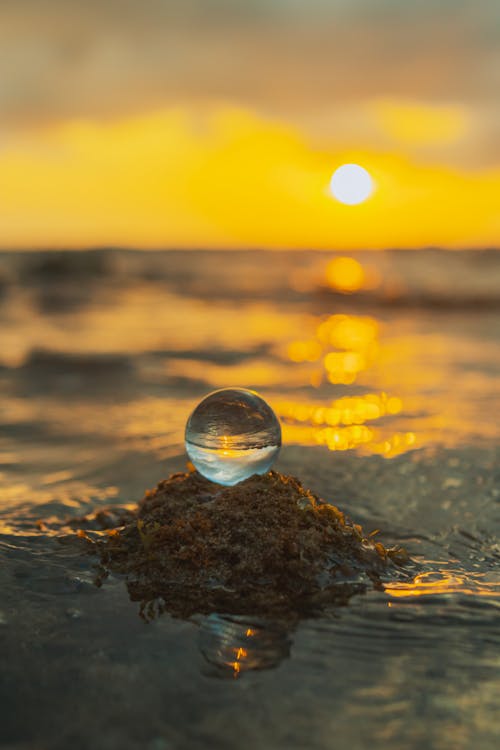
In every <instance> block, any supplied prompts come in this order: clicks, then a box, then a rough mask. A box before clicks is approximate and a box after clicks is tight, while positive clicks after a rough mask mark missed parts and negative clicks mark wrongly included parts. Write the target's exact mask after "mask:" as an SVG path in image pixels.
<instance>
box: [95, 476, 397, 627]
mask: <svg viewBox="0 0 500 750" xmlns="http://www.w3.org/2000/svg"><path fill="white" fill-rule="evenodd" d="M97 546H98V550H99V553H100V558H101V562H102V565H103V567H104V570H105V571H106V573H107V572H114V573H119V574H124V575H125V577H126V581H127V586H128V589H129V593H130V596H131V598H132V599H133V600H134V601H140V602H142V607H143V610H146V612H147V611H148V604H150V603H153V602H155V603H156V605H155V606H158V602H159V603H160V604H159V608H160V610H161V611H168V612H169V613H170V614H173V615H176V616H181V617H188V616H190V615H192V614H194V613H209V612H216V611H219V612H221V611H223V612H228V613H237V614H258V615H261V616H281V615H284V616H290V615H292V614H299V613H304V612H306V611H308V610H311V609H314V608H316V607H319V606H324V605H326V604H329V603H343V602H345V601H346V600H347V599H348V598H349V596H350V595H352V594H353V593H355V592H356V591H359V590H360V589H362V588H364V587H365V586H366V583H368V582H369V581H372V582H373V583H374V584H375V585H380V575H381V574H382V573H383V572H384V571H385V570H386V569H387V566H388V565H392V564H396V565H397V564H401V563H402V562H404V560H405V559H406V553H405V552H404V550H402V549H401V548H394V549H386V548H385V547H384V546H383V545H382V544H380V543H379V542H375V541H374V540H373V539H372V538H370V537H365V536H364V535H363V531H362V529H361V527H360V526H358V525H357V524H354V523H353V522H352V521H351V520H350V519H349V518H348V517H347V516H345V515H344V514H343V513H341V511H339V510H338V509H337V508H336V507H334V506H333V505H329V504H328V503H325V502H323V501H322V500H320V499H319V498H318V497H316V496H315V495H314V494H312V493H311V492H310V491H309V490H307V489H304V487H302V485H301V483H300V482H299V481H298V480H297V479H295V478H293V477H289V476H284V475H282V474H279V473H277V472H275V471H271V472H269V473H268V474H266V475H264V476H253V477H250V478H249V479H247V480H246V481H244V482H241V483H240V484H237V485H235V486H232V487H222V486H220V485H216V484H213V483H212V482H209V481H208V480H206V479H204V478H203V477H202V476H200V475H199V474H198V473H196V472H192V473H187V474H173V475H172V476H171V477H170V478H169V479H166V480H164V481H162V482H160V484H159V485H158V486H157V487H156V489H154V490H152V491H148V492H146V495H145V496H144V498H143V499H142V500H141V502H140V503H139V504H138V507H137V512H136V513H135V514H133V515H131V516H128V517H127V520H126V522H125V525H124V526H122V527H121V528H118V529H114V530H112V531H111V532H110V533H109V535H107V536H106V537H104V538H102V537H101V539H99V540H98V541H97Z"/></svg>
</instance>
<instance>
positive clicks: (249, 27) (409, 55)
mask: <svg viewBox="0 0 500 750" xmlns="http://www.w3.org/2000/svg"><path fill="white" fill-rule="evenodd" d="M105 5H106V9H105V10H103V9H102V8H101V4H98V3H97V2H95V3H94V2H93V0H89V2H88V3H86V4H84V3H83V2H77V1H76V0H73V1H70V2H67V3H61V2H60V0H39V2H38V4H37V3H35V2H34V0H17V2H16V3H14V0H6V2H5V3H4V4H3V5H2V9H1V10H0V44H2V49H3V51H4V59H5V60H6V61H7V63H8V62H9V61H10V63H11V66H10V67H9V66H7V67H5V68H0V107H1V109H2V112H3V115H4V116H3V119H2V123H1V124H0V175H1V179H0V247H4V248H9V247H13V248H26V247H82V246H89V245H124V246H139V247H224V248H232V247H271V248H288V247H291V248H309V247H314V248H328V249H340V250H342V249H346V250H353V249H358V248H382V247H395V246H399V247H421V246H429V245H440V246H444V247H451V248H455V247H484V246H491V245H499V244H500V208H499V204H500V153H499V148H498V139H497V138H496V137H495V136H496V135H498V124H499V119H500V118H499V107H498V104H497V97H496V94H495V93H494V92H495V91H497V88H496V85H497V84H499V83H500V75H499V71H500V65H499V62H500V59H499V56H498V45H497V46H496V48H495V46H494V45H493V44H492V40H491V38H490V37H491V36H494V33H493V32H491V33H490V34H489V35H488V29H489V27H490V26H491V23H492V20H493V19H494V14H495V13H496V12H497V11H495V7H496V8H498V6H495V4H493V3H490V2H488V1H487V0H484V1H483V2H477V3H475V4H474V8H473V7H472V4H468V3H466V2H461V1H460V0H457V2H455V4H454V9H455V11H456V12H455V14H454V15H453V17H451V16H448V15H446V14H443V13H442V8H441V9H437V8H435V7H434V5H435V4H434V5H433V4H430V3H426V2H424V3H422V4H421V5H420V9H419V10H415V9H412V10H408V12H407V15H405V13H402V12H401V9H400V7H399V8H398V6H396V5H395V4H394V3H391V2H389V0H384V1H383V2H381V3H380V8H383V9H385V16H384V14H383V13H379V14H377V13H376V12H374V10H373V8H372V7H371V6H370V4H369V3H367V2H361V1H360V0H353V2H352V3H351V4H350V5H349V4H346V3H344V2H343V1H342V0H332V2H331V3H329V4H328V3H323V2H321V0H311V2H310V3H309V4H308V5H307V8H308V11H307V12H306V6H305V5H303V6H302V5H301V4H300V3H296V2H293V0H280V1H279V2H278V0H270V3H269V6H270V8H271V9H273V10H274V15H273V13H271V12H270V10H269V8H267V6H264V4H260V3H256V5H255V8H254V9H253V10H249V9H248V7H247V6H246V5H245V4H240V3H239V2H235V3H233V5H231V4H229V5H228V4H227V3H224V2H222V0H220V2H214V3H209V4H208V6H207V5H204V6H202V4H201V3H197V2H196V1H195V0H191V1H190V2H187V3H184V4H180V3H176V2H161V0H145V3H144V5H140V8H139V6H137V4H133V3H129V2H127V1H125V2H123V3H122V5H121V9H122V11H124V12H122V13H120V12H119V10H120V8H119V7H118V5H117V4H116V3H115V2H111V3H108V4H105ZM444 6H446V7H448V6H449V7H450V8H451V6H450V3H449V2H445V3H444ZM469 6H470V7H469ZM207 7H210V9H211V11H210V13H208V11H207ZM138 8H139V9H138ZM203 8H204V10H203ZM141 9H142V10H141ZM235 9H236V10H237V12H236V11H235ZM474 9H475V10H474ZM70 11H71V12H70ZM473 11H474V12H473ZM497 15H498V14H497ZM436 27H437V28H436ZM327 31H329V32H330V33H329V34H328V33H326V32H327ZM439 31H441V34H439V33H438V32H439ZM16 39H17V42H18V44H14V42H15V41H16ZM356 45H357V46H356ZM422 45H425V46H422ZM353 47H354V51H353ZM495 49H496V50H497V51H496V52H495ZM419 52H421V53H422V54H419ZM424 53H425V54H424ZM471 68H472V72H473V73H474V81H471V80H470V79H471V75H470V74H469V72H470V70H471ZM344 162H357V163H359V164H361V165H362V166H364V167H365V168H366V169H367V170H368V171H369V172H370V173H371V175H372V177H373V180H374V182H375V191H374V193H373V195H372V196H371V198H369V199H368V200H367V201H366V202H365V203H364V204H362V205H359V206H343V205H341V204H339V203H338V202H337V201H335V200H334V199H333V198H332V197H331V196H330V195H329V193H328V182H329V179H330V176H331V174H332V172H333V170H334V169H335V168H336V167H338V166H339V165H340V164H342V163H344Z"/></svg>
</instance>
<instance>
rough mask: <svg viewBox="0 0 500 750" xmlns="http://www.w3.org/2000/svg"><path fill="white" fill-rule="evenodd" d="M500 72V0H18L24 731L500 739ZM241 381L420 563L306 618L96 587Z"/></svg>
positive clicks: (12, 298) (8, 502)
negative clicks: (85, 541)
mask: <svg viewBox="0 0 500 750" xmlns="http://www.w3.org/2000/svg"><path fill="white" fill-rule="evenodd" d="M499 91H500V3H499V2H498V0H441V1H440V2H434V1H432V0H418V2H409V1H408V2H404V1H403V0H377V1H376V2H375V1H373V2H372V1H371V0H302V1H301V0H140V2H139V1H138V0H85V1H84V0H0V590H1V592H2V598H1V601H0V651H1V653H2V669H1V670H0V713H1V717H0V744H2V743H3V742H7V744H6V745H5V747H9V748H12V750H14V748H16V749H17V748H19V750H21V748H23V750H24V749H28V748H33V749H35V748H37V749H38V748H40V747H44V748H51V750H52V748H53V749H54V750H67V748H68V747H71V748H78V749H80V748H81V750H85V749H86V748H99V750H101V748H102V750H114V749H115V748H118V747H119V748H121V750H139V749H140V750H171V749H172V748H174V747H175V748H178V749H179V750H205V748H207V747H217V748H231V749H232V748H234V747H236V746H237V747H238V748H241V750H246V749H248V750H254V748H256V747H258V748H262V749H263V750H266V749H267V748H271V749H272V750H295V748H297V750H303V748H305V747H307V748H310V749H311V750H329V749H330V748H331V747H332V742H333V740H332V737H334V738H335V743H337V744H336V745H335V746H336V747H337V746H338V747H339V748H350V749H351V750H357V748H367V747H371V748H374V750H378V749H380V750H382V749H383V750H400V749H401V747H405V748H407V750H422V748H429V749H431V748H432V750H476V749H479V748H480V749H481V750H498V737H499V736H500V723H499V722H500V716H499V712H498V694H499V667H500V662H499V656H498V655H499V653H500V648H499V646H500V642H499V632H500V629H499V627H498V625H499V595H500V576H499V573H498V570H499V560H500V548H499V544H498V532H499V530H500V516H499V513H498V510H499V497H500V484H499V482H500V469H499V467H500V460H499V457H500V444H499V435H500V433H499V426H498V414H499V412H500V380H499V378H498V372H499V351H500V348H499V341H500V317H499V314H498V313H499V310H500V252H499V250H498V248H499V245H500V98H499V95H498V94H499ZM224 386H244V387H248V388H254V389H256V390H258V391H259V392H260V393H262V395H263V396H264V397H265V398H266V400H267V401H268V402H269V403H270V404H271V405H272V406H273V408H274V409H275V411H276V413H277V414H278V416H279V417H280V420H281V422H282V426H283V437H284V445H283V449H282V451H281V454H280V458H279V460H278V463H277V468H278V469H279V470H280V471H283V472H284V473H293V474H294V475H297V476H299V477H300V478H301V480H303V481H304V484H305V485H306V486H308V487H311V489H312V490H313V491H314V492H316V493H318V495H320V496H321V497H323V498H325V499H326V500H327V501H332V502H334V503H335V504H337V505H338V506H339V507H340V508H341V509H342V510H345V511H346V512H347V513H348V514H349V515H351V516H352V517H353V518H354V519H355V521H356V523H361V524H363V527H364V529H365V531H366V532H367V533H370V532H374V533H376V532H377V530H380V536H378V537H377V539H380V540H381V541H382V542H383V544H386V545H388V546H389V545H392V544H403V545H404V546H405V547H406V548H407V549H408V552H409V554H410V556H411V558H412V561H413V562H412V563H411V567H410V568H409V569H408V568H407V569H405V570H404V571H400V572H399V573H397V574H396V572H395V571H394V569H393V568H391V569H388V571H387V578H386V580H385V584H384V588H383V590H379V589H377V590H375V589H373V588H372V586H371V584H369V586H368V588H367V591H366V593H365V595H363V596H358V597H354V598H353V599H352V600H351V602H350V604H349V607H343V608H342V609H341V610H335V611H333V610H332V611H331V610H328V611H326V612H324V613H322V614H321V616H320V615H319V613H318V617H317V618H310V619H307V620H304V621H302V622H300V623H293V628H295V626H296V629H295V630H294V632H293V633H288V631H287V632H285V634H284V635H283V634H282V633H281V630H279V631H278V636H276V632H275V630H273V629H271V631H270V633H271V635H269V633H268V632H267V631H266V628H267V627H268V625H269V623H267V624H265V627H264V624H261V625H259V626H258V627H257V626H256V625H255V623H252V624H251V627H250V628H249V626H248V623H235V622H231V623H227V622H226V621H225V620H224V618H223V617H219V616H218V615H217V616H216V617H215V618H214V619H208V620H204V621H203V620H202V619H201V618H198V619H197V620H196V622H184V621H181V620H176V619H172V618H170V617H168V616H167V615H165V616H164V617H162V618H159V619H158V620H155V622H153V623H150V624H149V625H148V626H147V627H146V626H145V625H144V623H143V622H142V621H141V620H140V619H139V618H138V617H137V607H136V603H131V602H130V601H129V597H128V593H127V590H126V587H125V585H124V582H123V580H122V579H118V578H115V577H112V576H111V577H110V578H108V579H107V580H106V581H105V582H104V585H103V586H102V587H101V588H100V589H98V588H96V586H95V585H94V580H95V573H96V571H95V568H94V560H93V558H91V557H90V556H87V555H82V553H81V548H80V547H75V546H74V544H73V543H74V541H75V529H76V528H78V525H79V524H80V522H81V517H82V516H84V515H85V514H92V513H94V512H96V511H98V510H99V509H102V508H103V507H105V506H108V505H109V504H112V505H113V507H114V508H119V507H121V506H125V507H128V508H130V507H135V503H136V502H137V501H138V500H139V498H140V497H142V495H143V493H144V490H145V488H146V487H153V486H154V485H155V484H156V483H157V482H158V481H159V480H161V479H162V478H164V477H165V476H168V475H169V474H170V473H171V472H173V471H180V470H184V468H185V466H186V454H185V450H184V427H185V423H186V419H187V417H188V415H189V414H190V412H191V410H192V409H193V408H194V407H195V406H196V404H197V403H198V402H199V401H200V400H201V398H203V396H205V395H206V394H207V393H208V392H210V391H212V390H214V389H216V388H221V387H224ZM79 519H80V520H79ZM102 533H103V534H104V533H105V532H102ZM346 575H347V573H346ZM403 579H404V580H403ZM357 582H358V583H359V581H357ZM318 583H319V585H322V584H321V581H318ZM219 614H220V613H219ZM198 625H200V626H201V627H200V642H199V653H198V647H197V645H196V641H197V637H198V636H197V628H198ZM290 627H292V625H290ZM249 633H252V634H254V635H256V637H255V638H254V640H250V641H249V639H248V638H247V636H248V634H249ZM242 634H244V640H242V638H243V635H242ZM252 637H253V636H252ZM273 644H274V645H273ZM202 661H203V662H205V667H203V666H202ZM207 664H211V665H212V667H214V665H215V666H216V667H218V668H220V669H221V670H222V671H225V674H226V675H227V674H229V675H230V677H231V680H228V681H226V680H220V679H219V680H215V679H213V676H214V675H213V672H210V671H209V672H208V673H207V671H206V667H207ZM212 667H211V668H212ZM248 670H250V671H248ZM255 670H268V671H266V672H264V671H255ZM243 673H245V674H244V677H243V679H241V680H239V679H238V680H235V679H234V678H237V677H239V676H243ZM219 676H220V674H219ZM246 688H250V689H246Z"/></svg>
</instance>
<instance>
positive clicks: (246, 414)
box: [185, 388, 281, 486]
mask: <svg viewBox="0 0 500 750" xmlns="http://www.w3.org/2000/svg"><path fill="white" fill-rule="evenodd" d="M185 438H186V450H187V454H188V456H189V458H190V459H191V461H192V462H193V464H194V465H195V467H196V469H197V470H198V471H199V472H200V474H202V475H203V476H204V477H206V478H207V479H210V481H211V482H217V483H218V484H224V485H226V486H230V485H233V484H237V483H238V482H241V481H243V479H247V478H248V477H251V476H252V475H253V474H265V473H266V471H269V469H270V468H271V466H272V465H273V463H274V461H275V459H276V457H277V455H278V453H279V450H280V447H281V427H280V423H279V421H278V418H277V416H276V414H275V413H274V411H273V410H272V409H271V407H270V406H269V404H267V403H266V402H265V401H264V399H263V398H261V397H260V396H259V394H258V393H255V391H249V390H247V389H246V388H222V389H221V390H219V391H214V392H213V393H209V395H208V396H206V397H205V398H204V399H203V401H201V402H200V403H199V404H198V406H197V407H196V409H195V410H194V411H193V413H192V414H191V416H190V417H189V419H188V421H187V423H186V435H185Z"/></svg>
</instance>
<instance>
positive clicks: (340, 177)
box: [330, 164, 373, 206]
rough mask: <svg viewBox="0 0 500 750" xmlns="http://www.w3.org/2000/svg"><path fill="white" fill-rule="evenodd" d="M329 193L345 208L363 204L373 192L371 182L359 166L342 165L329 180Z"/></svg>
mask: <svg viewBox="0 0 500 750" xmlns="http://www.w3.org/2000/svg"><path fill="white" fill-rule="evenodd" d="M330 192H331V194H332V195H333V197H334V198H336V199H337V200H338V201H339V202H340V203H344V204H345V205H346V206H356V205H357V204H358V203H363V201H365V200H366V199H367V198H369V197H370V195H371V194H372V192H373V180H372V178H371V177H370V175H369V173H368V172H367V171H366V169H364V168H363V167H360V166H359V164H343V165H342V166H341V167H339V168H338V169H336V170H335V172H334V173H333V175H332V178H331V180H330Z"/></svg>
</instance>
